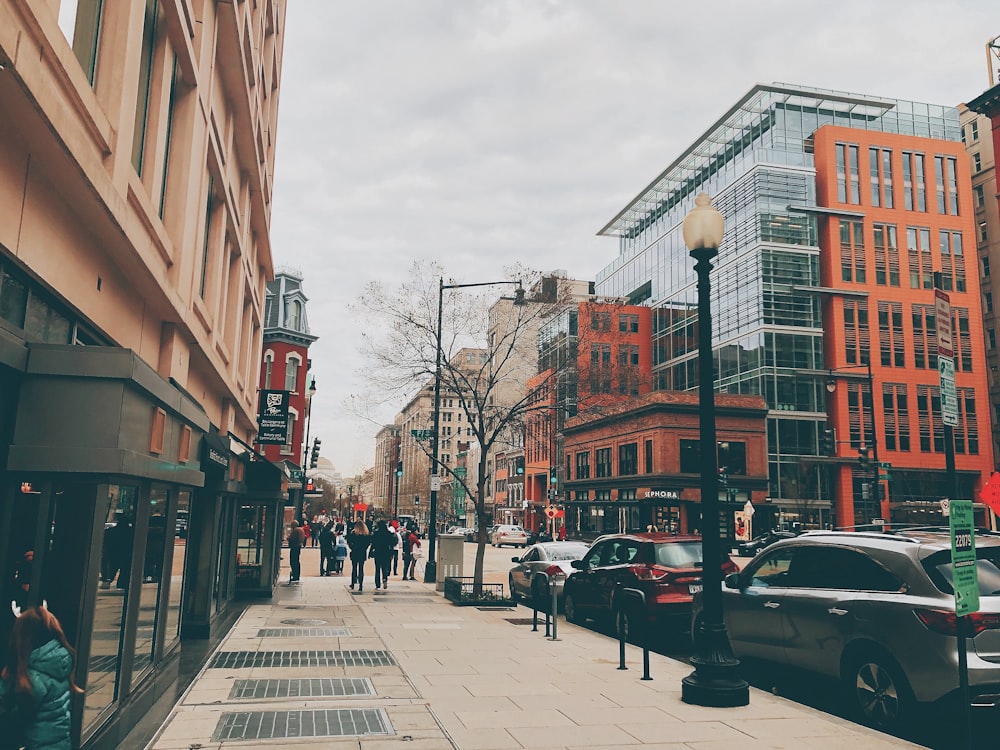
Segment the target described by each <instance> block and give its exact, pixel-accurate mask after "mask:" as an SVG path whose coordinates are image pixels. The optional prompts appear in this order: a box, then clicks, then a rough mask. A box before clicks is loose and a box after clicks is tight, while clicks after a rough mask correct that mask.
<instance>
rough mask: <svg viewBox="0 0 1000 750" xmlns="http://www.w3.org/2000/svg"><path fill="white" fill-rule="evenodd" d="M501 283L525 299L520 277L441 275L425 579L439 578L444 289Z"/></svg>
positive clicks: (519, 301)
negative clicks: (453, 279)
mask: <svg viewBox="0 0 1000 750" xmlns="http://www.w3.org/2000/svg"><path fill="white" fill-rule="evenodd" d="M501 284H516V285H517V292H516V294H515V296H514V304H515V305H520V304H523V303H524V289H523V288H522V287H521V281H520V279H518V280H517V281H483V282H480V283H478V284H445V283H444V277H441V278H440V279H438V321H437V333H436V338H437V348H436V350H435V355H436V362H435V366H434V428H433V430H434V434H433V435H432V436H431V472H432V474H431V499H430V508H429V513H430V521H429V523H428V524H427V563H426V564H425V566H424V583H436V582H437V555H436V543H437V496H438V489H439V488H440V484H441V474H440V473H439V471H438V469H439V467H440V462H439V460H438V434H439V432H440V430H441V357H442V353H441V319H442V312H443V310H444V290H445V289H465V288H468V287H473V286H499V285H501Z"/></svg>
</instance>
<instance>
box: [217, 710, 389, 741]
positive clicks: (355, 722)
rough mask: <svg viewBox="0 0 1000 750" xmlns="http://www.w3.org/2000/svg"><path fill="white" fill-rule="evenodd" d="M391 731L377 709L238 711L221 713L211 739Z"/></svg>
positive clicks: (385, 733)
mask: <svg viewBox="0 0 1000 750" xmlns="http://www.w3.org/2000/svg"><path fill="white" fill-rule="evenodd" d="M373 734H380V735H388V734H392V729H391V728H390V726H389V719H388V717H387V716H386V714H385V711H383V710H382V709H380V708H360V709H359V708H336V709H330V710H325V711H240V712H235V713H228V712H227V713H224V714H222V718H220V719H219V723H218V724H217V725H216V727H215V733H214V734H213V735H212V739H213V740H215V741H224V740H263V739H276V738H287V737H346V736H366V735H373Z"/></svg>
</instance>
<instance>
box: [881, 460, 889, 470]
mask: <svg viewBox="0 0 1000 750" xmlns="http://www.w3.org/2000/svg"><path fill="white" fill-rule="evenodd" d="M878 467H879V468H880V469H891V468H892V464H891V463H889V462H888V461H879V462H878Z"/></svg>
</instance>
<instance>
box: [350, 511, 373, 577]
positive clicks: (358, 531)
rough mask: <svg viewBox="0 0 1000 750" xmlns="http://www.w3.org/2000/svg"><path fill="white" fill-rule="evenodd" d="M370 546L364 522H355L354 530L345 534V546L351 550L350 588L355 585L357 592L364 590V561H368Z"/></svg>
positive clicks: (370, 539)
mask: <svg viewBox="0 0 1000 750" xmlns="http://www.w3.org/2000/svg"><path fill="white" fill-rule="evenodd" d="M371 544H372V535H371V533H370V532H369V531H368V527H367V526H365V522H364V521H357V522H356V523H355V524H354V528H353V529H351V531H350V532H348V534H347V546H348V547H350V548H351V588H352V589H353V588H354V585H355V584H357V586H358V591H364V590H365V560H367V559H368V548H369V547H371Z"/></svg>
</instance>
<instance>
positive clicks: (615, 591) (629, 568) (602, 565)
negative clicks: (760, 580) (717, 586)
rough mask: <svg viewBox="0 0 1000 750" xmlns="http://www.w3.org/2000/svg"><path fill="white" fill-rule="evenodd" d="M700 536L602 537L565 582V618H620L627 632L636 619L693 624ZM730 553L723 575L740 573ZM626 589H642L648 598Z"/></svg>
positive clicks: (682, 626)
mask: <svg viewBox="0 0 1000 750" xmlns="http://www.w3.org/2000/svg"><path fill="white" fill-rule="evenodd" d="M701 557H702V555H701V537H698V536H674V535H672V534H666V533H656V532H654V533H646V534H611V535H608V536H602V537H600V538H599V539H598V540H597V541H595V542H594V544H593V545H592V546H591V548H590V551H588V552H587V554H586V555H584V557H583V559H582V560H574V561H573V563H572V565H573V567H574V568H575V569H576V571H575V572H574V573H573V574H572V575H570V577H569V578H567V579H566V583H565V584H564V588H563V592H564V600H563V601H564V606H565V611H566V619H567V620H569V621H570V622H582V621H583V620H584V619H585V618H587V617H593V618H603V619H605V620H612V621H613V618H616V617H621V618H622V619H621V626H622V627H623V628H624V629H625V632H626V634H628V633H629V632H634V628H632V627H630V623H631V621H632V620H633V618H638V617H641V619H642V620H643V621H644V622H646V623H655V624H659V625H666V626H668V627H671V628H673V629H676V630H678V631H682V630H685V629H686V628H687V627H689V626H690V620H691V599H692V597H693V596H694V594H695V593H697V592H699V591H701V586H702V582H701V571H702V559H701ZM738 570H739V568H738V567H737V565H736V563H734V562H733V561H732V560H731V559H730V558H729V555H728V554H725V555H724V556H723V559H722V573H723V575H724V576H725V575H726V574H729V573H736V572H738ZM624 589H637V590H638V591H641V592H642V594H643V597H644V601H645V609H644V610H643V607H642V604H641V600H640V599H639V597H638V596H637V595H635V594H628V593H623V590H624Z"/></svg>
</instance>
